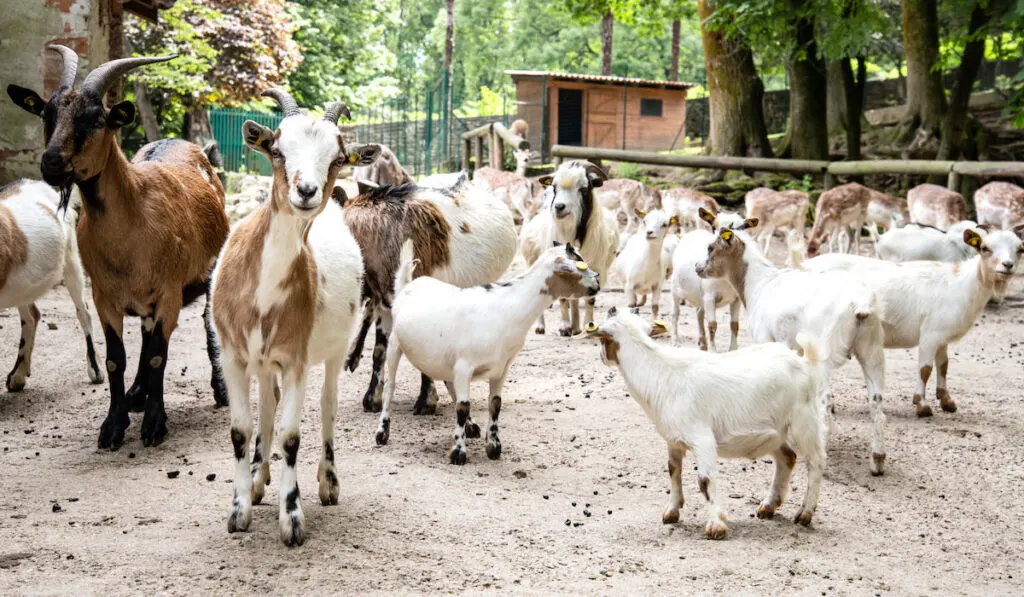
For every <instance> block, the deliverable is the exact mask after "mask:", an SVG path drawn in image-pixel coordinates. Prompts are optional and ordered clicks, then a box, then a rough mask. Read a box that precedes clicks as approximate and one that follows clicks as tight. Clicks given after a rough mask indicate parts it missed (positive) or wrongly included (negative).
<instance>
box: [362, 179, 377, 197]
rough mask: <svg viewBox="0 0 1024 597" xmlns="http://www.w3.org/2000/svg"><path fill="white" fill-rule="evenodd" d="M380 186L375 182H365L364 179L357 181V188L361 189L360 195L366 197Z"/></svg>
mask: <svg viewBox="0 0 1024 597" xmlns="http://www.w3.org/2000/svg"><path fill="white" fill-rule="evenodd" d="M379 186H380V185H378V184H377V183H375V182H371V181H369V180H363V179H362V178H360V179H358V180H356V188H358V189H359V194H360V195H365V194H366V193H369V192H370V191H372V190H374V189H376V188H377V187H379Z"/></svg>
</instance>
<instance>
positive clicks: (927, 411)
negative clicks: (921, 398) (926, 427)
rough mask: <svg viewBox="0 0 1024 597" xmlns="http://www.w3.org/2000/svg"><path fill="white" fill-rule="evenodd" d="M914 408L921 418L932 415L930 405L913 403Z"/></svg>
mask: <svg viewBox="0 0 1024 597" xmlns="http://www.w3.org/2000/svg"><path fill="white" fill-rule="evenodd" d="M914 409H915V410H916V411H917V416H918V417H920V418H922V419H923V418H925V417H930V416H932V407H930V406H928V405H927V404H918V405H915V407H914Z"/></svg>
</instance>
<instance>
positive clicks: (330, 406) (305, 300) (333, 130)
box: [212, 89, 379, 545]
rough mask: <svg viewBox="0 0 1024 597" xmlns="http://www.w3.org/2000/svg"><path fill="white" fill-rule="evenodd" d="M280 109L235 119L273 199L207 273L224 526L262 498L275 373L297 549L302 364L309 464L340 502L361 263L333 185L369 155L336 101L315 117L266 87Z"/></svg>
mask: <svg viewBox="0 0 1024 597" xmlns="http://www.w3.org/2000/svg"><path fill="white" fill-rule="evenodd" d="M264 95H265V96H269V97H272V98H274V99H275V100H277V101H278V103H279V104H280V105H281V108H282V111H283V113H284V119H283V120H282V121H281V124H280V125H279V127H278V129H277V130H276V131H271V130H270V129H268V128H267V127H264V126H262V125H259V124H256V123H255V122H252V121H251V120H249V121H246V122H245V123H244V124H243V125H242V134H243V137H244V139H245V143H246V145H248V146H249V147H250V148H252V149H253V150H255V151H258V152H260V153H262V154H263V155H264V156H266V157H267V159H268V160H269V161H270V163H271V165H272V166H273V168H274V181H273V184H272V187H271V196H270V200H269V201H267V202H265V203H263V204H262V205H260V206H259V208H258V209H256V211H254V212H252V214H250V215H249V216H248V217H246V218H245V219H244V220H242V221H241V222H239V223H238V225H237V226H235V228H234V229H233V230H232V231H231V235H230V236H229V237H228V240H227V243H225V245H224V250H223V251H222V252H221V255H220V259H219V260H218V262H217V268H216V269H215V270H214V273H213V283H212V296H213V305H212V306H213V320H214V323H215V324H216V327H217V339H218V341H219V343H220V346H221V362H222V364H223V368H224V374H225V380H226V381H227V387H228V399H229V401H230V405H231V444H232V446H233V448H234V454H235V483H234V484H235V493H234V499H233V503H232V511H231V515H230V517H229V518H228V531H229V532H235V531H245V530H247V529H248V528H249V524H250V522H251V521H252V503H253V502H256V503H259V502H260V501H261V500H262V499H263V493H264V488H265V487H266V484H267V482H268V481H269V478H270V462H269V456H270V452H271V448H270V446H271V445H272V444H273V439H274V413H275V411H276V410H277V406H278V384H277V376H280V377H281V385H280V403H281V405H280V406H281V411H282V412H281V422H280V430H279V432H278V438H279V441H280V444H281V450H282V452H283V453H284V463H283V465H282V466H283V471H282V475H281V491H280V507H279V515H278V521H279V524H280V533H281V540H282V541H283V542H284V543H285V544H287V545H300V544H302V542H303V541H304V539H305V517H304V515H303V513H302V506H301V504H300V503H299V487H298V482H297V479H296V473H295V462H296V459H297V458H298V452H299V435H300V434H299V431H300V430H299V419H300V417H301V416H302V403H303V400H304V398H305V394H306V375H307V373H308V371H309V368H310V367H311V366H313V365H317V364H319V363H324V369H325V370H324V385H323V391H322V393H321V397H320V416H321V425H322V427H321V434H322V439H323V444H322V447H323V455H322V457H321V459H320V467H319V469H318V471H317V480H318V481H319V494H320V502H321V503H322V504H323V505H325V506H326V505H329V504H337V503H338V491H339V487H338V477H337V474H336V472H335V466H334V417H335V412H336V410H337V393H338V375H339V374H340V373H341V366H342V363H343V361H344V358H345V351H346V349H347V348H348V344H349V337H350V331H351V329H352V324H353V323H354V322H355V320H356V318H357V317H358V314H357V310H358V308H359V301H360V290H361V287H362V278H363V260H362V255H361V253H360V251H359V245H358V244H357V243H356V241H355V239H354V238H353V237H352V234H351V233H350V232H349V230H348V226H346V225H345V216H344V215H343V214H342V209H341V207H340V206H339V205H338V203H336V202H335V201H332V200H331V191H332V190H333V189H334V181H335V178H336V177H337V176H338V172H339V171H340V170H341V168H342V167H343V166H344V165H345V164H346V163H352V164H355V165H365V164H368V163H371V162H372V161H373V159H374V158H375V157H376V153H375V152H376V151H379V150H378V149H377V146H373V148H372V151H370V152H364V153H362V154H355V153H351V152H346V151H345V143H344V141H343V140H342V138H341V132H340V131H339V130H338V126H337V121H338V116H339V114H341V113H343V112H346V110H345V109H344V105H343V104H341V103H340V102H334V103H332V104H329V105H328V106H327V109H326V112H325V114H324V116H323V117H322V118H317V119H313V118H310V117H308V116H305V115H303V114H301V113H300V112H299V109H298V106H297V105H296V103H295V100H294V99H292V97H291V96H290V95H288V93H287V92H285V91H283V90H280V89H271V90H269V91H266V92H264ZM252 377H256V378H257V379H258V381H259V405H260V406H259V409H260V415H259V425H260V431H259V434H258V435H257V436H256V445H255V453H254V454H253V458H252V463H251V469H250V462H249V458H248V454H249V440H250V438H251V437H252V432H253V422H252V413H251V412H250V406H249V384H250V381H251V378H252Z"/></svg>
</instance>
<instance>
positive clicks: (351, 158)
mask: <svg viewBox="0 0 1024 597" xmlns="http://www.w3.org/2000/svg"><path fill="white" fill-rule="evenodd" d="M358 161H359V154H358V153H354V152H353V153H350V154H348V163H350V164H355V163H356V162H358Z"/></svg>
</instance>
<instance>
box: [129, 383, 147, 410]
mask: <svg viewBox="0 0 1024 597" xmlns="http://www.w3.org/2000/svg"><path fill="white" fill-rule="evenodd" d="M146 394H147V392H146V390H145V388H143V387H142V386H141V385H138V384H134V385H132V387H131V388H129V389H128V391H127V392H125V394H124V398H125V400H127V401H128V412H133V413H141V412H145V410H146Z"/></svg>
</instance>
